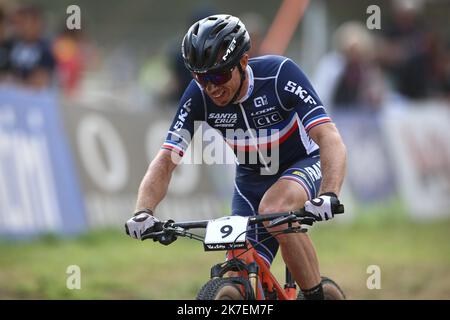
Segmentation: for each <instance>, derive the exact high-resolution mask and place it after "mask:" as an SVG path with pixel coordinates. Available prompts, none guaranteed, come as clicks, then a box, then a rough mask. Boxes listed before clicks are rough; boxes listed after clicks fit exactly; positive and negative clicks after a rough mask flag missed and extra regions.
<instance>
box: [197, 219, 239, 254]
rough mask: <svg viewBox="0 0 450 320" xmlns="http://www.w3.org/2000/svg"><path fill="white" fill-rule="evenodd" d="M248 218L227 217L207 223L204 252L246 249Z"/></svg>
mask: <svg viewBox="0 0 450 320" xmlns="http://www.w3.org/2000/svg"><path fill="white" fill-rule="evenodd" d="M247 225H248V217H240V216H229V217H223V218H220V219H216V220H211V221H209V222H208V226H207V227H206V235H205V240H204V241H203V244H204V247H205V251H216V250H229V249H238V248H246V243H245V239H246V233H245V231H246V230H247Z"/></svg>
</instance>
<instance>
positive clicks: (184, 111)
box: [173, 98, 192, 131]
mask: <svg viewBox="0 0 450 320" xmlns="http://www.w3.org/2000/svg"><path fill="white" fill-rule="evenodd" d="M191 103H192V98H189V100H188V101H186V102H185V103H184V104H183V106H182V107H181V108H180V113H179V114H178V121H177V122H175V124H174V126H173V128H174V129H175V130H176V131H180V129H181V128H183V125H184V122H185V121H186V117H187V115H188V114H189V112H191Z"/></svg>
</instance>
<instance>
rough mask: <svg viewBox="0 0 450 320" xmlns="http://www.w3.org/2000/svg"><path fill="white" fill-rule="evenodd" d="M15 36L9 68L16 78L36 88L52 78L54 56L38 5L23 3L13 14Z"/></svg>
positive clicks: (41, 86)
mask: <svg viewBox="0 0 450 320" xmlns="http://www.w3.org/2000/svg"><path fill="white" fill-rule="evenodd" d="M12 23H13V31H14V38H13V39H12V46H11V52H10V62H11V72H12V74H13V75H14V77H15V78H16V80H18V81H20V82H22V83H24V84H26V85H29V86H31V87H33V88H36V89H41V88H45V87H48V86H49V85H50V84H51V81H52V74H53V71H54V67H55V60H54V57H53V54H52V50H51V46H50V44H49V43H48V42H47V41H46V40H44V38H43V35H42V32H43V19H42V13H41V11H40V9H39V8H37V7H35V6H23V7H20V8H19V9H18V10H17V11H15V12H14V13H13V16H12Z"/></svg>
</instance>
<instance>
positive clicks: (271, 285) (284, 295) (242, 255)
mask: <svg viewBox="0 0 450 320" xmlns="http://www.w3.org/2000/svg"><path fill="white" fill-rule="evenodd" d="M247 250H248V251H247ZM233 251H234V256H235V257H238V256H239V258H238V259H240V260H242V261H244V262H245V263H246V264H249V263H252V262H256V263H257V264H258V266H259V272H258V281H259V283H260V284H261V287H262V288H264V286H267V289H268V291H269V292H273V291H275V292H276V293H277V297H278V300H295V299H297V289H296V288H282V287H281V285H280V284H279V283H278V281H277V279H276V278H275V276H274V275H273V274H272V273H271V272H270V267H269V266H268V265H267V262H266V261H265V260H264V259H263V258H261V256H260V255H259V254H258V252H257V251H256V250H255V249H254V248H253V246H252V245H251V244H250V243H249V242H248V241H247V249H234V250H233ZM231 259H233V252H232V251H231V250H230V251H228V252H227V260H231ZM244 273H245V274H244ZM239 276H242V277H244V278H248V275H247V274H246V272H243V271H241V272H239ZM261 291H262V290H257V297H256V299H257V300H262V299H263V296H262V292H261ZM265 299H266V300H267V299H268V297H265Z"/></svg>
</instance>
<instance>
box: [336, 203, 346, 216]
mask: <svg viewBox="0 0 450 320" xmlns="http://www.w3.org/2000/svg"><path fill="white" fill-rule="evenodd" d="M342 213H344V205H343V204H339V205H338V206H337V208H336V211H335V212H334V214H342Z"/></svg>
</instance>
